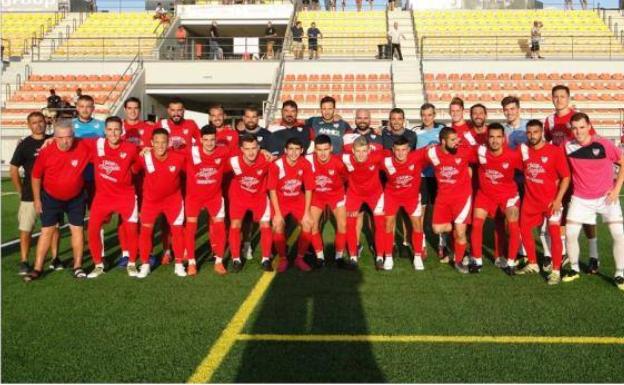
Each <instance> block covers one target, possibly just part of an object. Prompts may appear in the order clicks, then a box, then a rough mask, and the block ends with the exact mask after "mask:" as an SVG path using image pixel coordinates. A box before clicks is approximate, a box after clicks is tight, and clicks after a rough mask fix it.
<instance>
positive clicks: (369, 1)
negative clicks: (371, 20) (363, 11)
mask: <svg viewBox="0 0 624 385" xmlns="http://www.w3.org/2000/svg"><path fill="white" fill-rule="evenodd" d="M374 1H375V0H368V6H369V7H370V10H371V11H372V10H373V3H374Z"/></svg>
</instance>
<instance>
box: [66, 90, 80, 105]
mask: <svg viewBox="0 0 624 385" xmlns="http://www.w3.org/2000/svg"><path fill="white" fill-rule="evenodd" d="M81 96H82V88H76V95H74V98H73V99H72V100H71V102H73V103H71V102H70V103H69V104H70V105H71V104H73V105H74V106H75V105H76V103H78V99H80V97H81Z"/></svg>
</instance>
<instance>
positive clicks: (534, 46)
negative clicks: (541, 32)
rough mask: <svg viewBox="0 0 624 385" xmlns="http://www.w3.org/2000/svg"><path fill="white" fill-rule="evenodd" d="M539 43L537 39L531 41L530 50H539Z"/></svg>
mask: <svg viewBox="0 0 624 385" xmlns="http://www.w3.org/2000/svg"><path fill="white" fill-rule="evenodd" d="M539 45H540V43H539V41H532V42H531V51H533V52H535V51H539V50H540V46H539Z"/></svg>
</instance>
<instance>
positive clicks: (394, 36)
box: [388, 21, 405, 60]
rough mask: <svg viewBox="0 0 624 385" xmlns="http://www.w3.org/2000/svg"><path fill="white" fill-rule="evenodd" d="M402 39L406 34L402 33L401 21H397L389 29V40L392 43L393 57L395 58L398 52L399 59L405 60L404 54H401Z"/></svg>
mask: <svg viewBox="0 0 624 385" xmlns="http://www.w3.org/2000/svg"><path fill="white" fill-rule="evenodd" d="M401 39H405V35H403V34H402V33H401V31H400V30H399V23H398V22H396V21H395V22H394V26H393V28H390V29H389V30H388V40H389V41H390V44H392V57H393V58H394V53H395V52H396V53H397V57H398V59H399V60H403V55H402V54H401Z"/></svg>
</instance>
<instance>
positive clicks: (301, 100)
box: [278, 71, 394, 124]
mask: <svg viewBox="0 0 624 385" xmlns="http://www.w3.org/2000/svg"><path fill="white" fill-rule="evenodd" d="M324 96H332V97H334V99H336V103H337V107H338V113H339V114H340V115H341V116H343V117H344V119H345V120H347V121H350V120H351V119H353V116H354V112H355V109H356V108H358V107H362V108H369V109H371V110H372V117H373V120H374V122H373V123H374V124H380V123H381V119H382V118H387V114H388V109H390V108H392V107H393V105H394V103H393V100H394V99H393V93H392V80H391V76H390V74H389V73H387V72H385V73H377V72H368V73H364V72H362V73H351V72H349V73H346V72H338V71H337V72H335V73H307V72H306V73H301V72H299V73H295V72H288V73H286V74H285V75H284V80H283V82H282V87H281V90H280V101H282V102H283V101H285V100H289V99H292V100H294V101H296V102H297V104H298V105H299V107H300V114H299V116H300V117H301V118H307V117H310V116H315V115H319V114H320V110H319V104H318V103H319V100H321V98H322V97H324ZM278 117H279V116H278ZM350 123H353V122H350Z"/></svg>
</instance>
